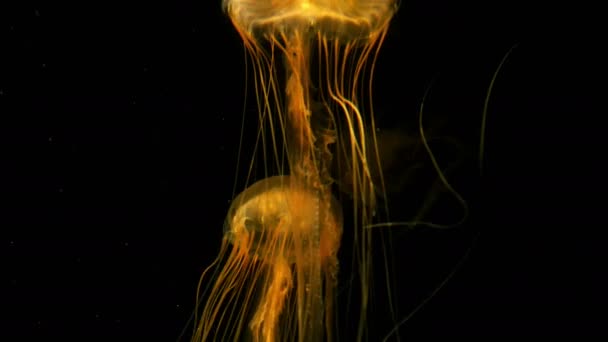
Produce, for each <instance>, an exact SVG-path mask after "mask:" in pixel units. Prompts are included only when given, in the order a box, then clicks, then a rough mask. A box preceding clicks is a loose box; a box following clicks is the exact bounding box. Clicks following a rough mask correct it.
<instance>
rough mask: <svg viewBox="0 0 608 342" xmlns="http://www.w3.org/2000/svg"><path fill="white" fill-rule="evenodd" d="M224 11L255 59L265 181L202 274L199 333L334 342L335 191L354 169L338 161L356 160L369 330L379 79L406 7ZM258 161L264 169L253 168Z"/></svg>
mask: <svg viewBox="0 0 608 342" xmlns="http://www.w3.org/2000/svg"><path fill="white" fill-rule="evenodd" d="M223 9H224V11H225V13H226V14H227V15H228V16H229V17H230V19H231V21H232V24H233V25H234V27H235V28H236V30H237V32H238V33H239V35H240V37H241V39H242V41H243V44H244V46H245V48H246V50H247V52H248V57H249V59H250V62H251V64H252V65H253V74H254V81H253V82H254V89H255V93H256V103H257V112H258V123H259V130H258V132H259V134H258V136H257V139H256V141H255V144H254V145H255V147H256V151H255V152H254V154H253V157H252V158H251V161H250V164H249V165H250V166H249V170H250V171H249V174H248V175H247V180H248V183H249V180H251V179H253V178H256V180H257V181H255V182H254V183H253V184H252V185H251V186H249V187H247V188H246V189H245V190H244V191H243V192H241V193H240V194H239V195H238V196H236V197H235V198H234V200H233V201H232V204H231V207H230V208H229V210H228V214H227V217H226V221H225V225H224V237H223V243H222V247H221V251H220V256H219V257H218V259H217V260H216V262H215V263H214V265H212V266H210V268H208V269H207V271H205V273H204V274H203V276H202V277H201V282H200V283H199V287H202V284H203V283H206V284H207V285H208V286H206V287H205V288H206V290H205V291H200V292H204V297H205V298H204V299H200V300H199V299H197V303H198V302H199V301H200V303H201V308H197V317H196V321H197V323H196V326H195V331H194V334H193V341H207V340H240V339H250V340H253V341H287V340H289V341H292V340H293V341H295V340H297V341H322V340H332V339H333V335H334V332H333V331H332V329H333V327H334V324H335V323H334V316H335V313H334V308H333V306H334V303H335V295H336V286H337V274H338V269H339V265H338V257H337V252H338V250H339V247H340V242H341V237H342V233H343V216H342V206H341V205H340V203H339V201H338V199H337V198H336V196H335V194H334V191H335V184H336V179H338V178H340V177H342V176H343V174H340V172H336V171H335V170H336V167H335V165H336V161H337V160H345V159H346V160H348V161H349V163H348V173H347V175H348V176H347V177H348V178H349V181H347V182H342V183H341V184H348V188H349V193H350V194H352V195H353V196H352V197H351V200H352V207H353V213H354V214H353V217H354V220H353V222H352V223H351V224H350V226H352V227H349V229H352V231H353V236H354V244H355V245H356V246H357V248H356V251H355V252H354V255H356V259H357V264H358V265H359V268H360V271H359V273H360V275H361V279H360V282H361V289H362V290H361V293H360V307H361V309H360V315H359V318H358V319H359V322H360V324H358V325H359V326H360V327H362V326H364V324H362V323H363V322H364V321H365V319H366V317H365V315H366V311H367V310H366V308H367V303H368V301H369V294H368V289H369V274H370V267H371V236H370V231H369V230H366V229H364V227H365V226H366V225H368V224H369V223H370V222H371V220H372V217H373V216H374V215H375V214H376V207H377V200H376V199H377V196H378V194H381V193H382V187H383V185H382V179H381V178H380V179H377V177H372V173H373V170H375V169H378V168H379V163H380V161H379V160H378V158H376V157H373V156H377V153H371V151H370V149H373V148H374V146H375V145H374V144H373V143H372V144H369V141H372V142H373V141H374V139H375V138H374V134H375V133H374V132H375V129H374V125H375V124H374V121H373V103H372V89H371V84H372V79H373V69H374V64H375V63H376V57H377V55H378V51H379V49H380V47H381V45H382V42H383V40H384V37H385V35H386V32H387V29H388V25H389V22H390V20H391V18H392V17H393V15H394V13H395V11H396V9H397V5H396V2H395V0H224V1H223ZM252 143H253V142H252ZM260 151H261V152H260ZM336 155H337V156H339V157H340V158H335V156H336ZM259 163H261V164H263V165H264V172H263V173H262V177H259V175H258V174H254V172H253V170H254V169H255V165H257V164H259ZM337 169H340V167H338V168H337ZM211 269H214V270H215V273H214V274H213V276H211V277H206V275H207V273H208V272H210V270H211ZM207 278H210V280H207ZM201 296H203V294H201ZM363 334H364V329H363V328H359V331H358V336H359V337H362V336H363Z"/></svg>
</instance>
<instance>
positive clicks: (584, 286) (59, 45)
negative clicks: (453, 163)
mask: <svg viewBox="0 0 608 342" xmlns="http://www.w3.org/2000/svg"><path fill="white" fill-rule="evenodd" d="M593 13H594V12H593V10H592V9H591V8H585V7H584V6H583V5H582V4H579V5H577V6H576V8H558V7H556V5H555V4H551V5H550V6H549V5H547V6H544V4H536V5H534V6H531V5H530V4H519V3H517V2H512V1H495V2H491V1H486V2H483V4H479V3H473V2H466V1H465V2H462V1H458V2H454V1H435V0H433V1H405V2H403V4H402V6H401V8H400V11H399V12H398V14H397V15H396V17H395V20H394V21H393V24H392V26H391V30H390V31H389V35H388V37H387V40H386V42H385V45H384V47H383V49H382V52H381V55H380V59H379V61H378V66H377V73H376V83H375V84H376V86H375V89H374V90H375V94H376V98H375V102H376V103H377V107H376V108H377V112H378V115H379V119H378V120H379V122H380V125H381V126H382V125H383V124H384V126H385V127H390V126H392V125H394V124H395V123H399V124H404V123H406V124H407V123H409V122H410V121H411V120H412V118H414V119H415V115H416V111H417V109H418V106H419V105H420V101H421V99H422V95H423V93H424V91H425V90H426V88H427V86H428V85H429V83H430V82H431V80H432V79H436V81H435V83H434V84H433V87H432V88H431V94H430V95H429V98H428V99H427V104H426V105H425V106H426V107H428V113H429V117H433V115H437V116H439V117H445V118H447V120H448V123H449V125H448V128H453V131H451V132H450V134H453V135H456V136H459V138H460V139H461V140H464V141H466V142H468V143H469V144H470V145H469V146H473V144H474V143H475V141H476V139H478V137H479V132H478V127H479V120H480V117H481V109H482V106H483V100H484V96H485V91H486V90H487V87H488V84H489V81H490V79H491V77H492V74H493V72H494V71H495V69H496V67H497V66H498V63H499V62H500V60H501V58H502V57H503V56H504V54H505V53H506V52H507V51H508V50H509V49H510V48H511V47H512V46H513V45H515V44H518V45H517V47H516V48H515V50H514V51H513V53H512V54H511V56H510V58H509V59H508V61H507V62H506V64H505V66H504V68H503V69H502V71H501V73H500V75H499V77H498V79H497V82H496V86H495V88H494V93H493V95H492V98H491V102H490V112H489V119H488V133H487V134H488V135H487V141H486V142H487V159H486V173H485V174H484V177H482V178H475V177H469V178H465V179H466V181H463V182H461V183H455V186H460V187H461V188H464V189H463V193H464V194H465V196H468V199H471V202H470V203H471V213H472V214H471V220H470V221H469V223H468V224H467V225H466V226H465V227H464V228H462V229H461V230H455V231H432V230H420V231H415V232H409V233H408V232H404V231H401V232H398V231H396V232H397V233H396V235H397V236H396V237H395V240H394V244H395V245H397V246H398V250H400V252H397V255H398V258H402V259H399V263H398V265H399V267H400V269H399V270H398V272H397V273H398V278H399V279H400V280H401V281H402V284H405V285H403V287H401V288H399V289H398V290H397V292H398V293H399V301H398V304H399V305H400V317H403V316H405V315H407V313H408V312H410V311H411V310H412V309H413V308H414V307H415V306H416V305H417V304H419V303H421V302H422V301H423V300H424V299H425V298H427V297H428V296H429V294H430V293H431V292H432V291H433V290H434V289H435V288H436V287H437V284H438V283H440V282H441V281H442V280H443V279H445V277H446V276H447V274H448V273H449V271H450V270H452V269H453V268H454V265H455V264H456V263H457V262H458V261H459V260H462V258H463V256H464V255H467V256H466V260H465V262H464V264H463V266H462V267H460V268H459V269H458V271H457V272H456V273H455V275H454V276H453V277H451V278H450V280H449V281H448V282H447V283H446V285H445V286H444V287H443V288H442V289H441V290H440V291H439V292H437V294H436V295H435V296H434V297H433V298H432V299H431V300H430V301H429V302H427V303H426V304H425V305H424V306H423V307H422V308H421V309H420V310H419V311H418V312H417V313H416V314H415V315H414V316H413V317H412V318H411V319H410V320H409V321H407V322H406V323H405V324H403V325H402V326H401V327H400V334H401V337H402V338H407V339H409V340H414V341H418V340H427V339H430V338H434V337H459V336H463V337H475V336H485V337H501V336H511V337H513V336H517V337H533V336H545V337H549V336H552V337H555V336H568V335H570V336H587V337H590V336H598V335H606V332H605V329H602V326H603V325H605V324H606V319H607V318H608V317H606V314H605V312H603V310H602V309H603V308H605V307H606V304H608V300H607V296H606V293H605V292H606V290H605V288H606V285H607V284H608V282H607V281H606V279H604V277H605V267H606V266H605V259H606V256H607V255H606V254H607V253H606V251H605V249H604V248H605V243H604V241H605V240H603V238H602V234H601V231H602V229H603V228H602V227H603V226H604V225H605V223H603V222H602V221H601V220H600V219H599V218H601V217H602V215H601V213H602V211H603V210H605V208H606V205H605V204H606V197H605V193H604V191H603V190H604V188H603V183H604V181H603V176H604V173H603V172H602V171H601V170H602V167H601V166H602V163H603V159H605V151H604V145H605V134H604V132H603V131H604V127H605V126H603V125H602V123H601V117H602V115H604V114H605V113H606V108H605V104H600V103H599V102H596V103H594V99H597V98H599V96H597V95H600V94H601V93H602V91H601V85H602V84H601V83H602V82H597V81H596V79H600V80H601V76H600V75H601V72H602V69H603V63H600V62H601V61H602V58H600V56H599V54H598V52H599V50H600V47H601V46H600V45H601V42H602V40H596V39H595V37H594V35H595V34H597V32H598V31H597V29H596V28H594V27H593V26H596V24H597V23H599V22H600V21H598V20H596V19H595V18H594V15H593ZM244 66H245V64H244V55H243V50H242V47H241V42H240V40H239V37H238V35H237V34H236V32H235V30H234V29H233V28H232V26H231V24H230V22H229V20H228V19H227V18H226V17H225V15H224V14H223V13H222V11H221V6H220V3H219V1H159V2H136V1H132V2H129V3H128V4H126V3H118V4H115V3H111V2H105V1H104V2H102V1H98V2H95V1H93V2H78V3H70V4H67V3H58V2H48V1H45V2H43V1H40V2H31V1H21V2H17V4H10V3H6V2H2V5H0V180H1V181H0V196H1V199H2V203H1V206H0V217H1V218H0V237H1V239H0V265H2V269H1V276H0V279H1V283H0V284H1V285H0V286H1V287H0V288H1V289H2V290H1V294H0V308H1V312H2V316H1V317H0V334H1V335H0V340H2V341H20V340H34V339H35V338H36V339H40V338H47V339H62V340H80V341H88V340H104V341H110V340H111V341H116V340H130V341H143V340H148V341H173V340H176V339H177V338H178V336H179V335H180V332H181V330H182V329H183V328H184V326H185V325H186V324H187V322H188V318H189V317H190V314H191V311H192V309H193V306H194V294H195V287H196V283H197V281H198V277H199V275H200V273H201V272H202V270H203V269H204V268H205V266H206V265H208V264H209V263H210V262H211V261H212V260H213V258H214V256H215V255H216V254H217V251H218V249H219V244H220V240H221V227H222V223H223V220H224V215H225V213H226V211H227V209H228V207H229V205H230V199H231V198H232V197H233V191H234V190H233V186H234V179H235V177H236V160H237V151H238V140H239V136H240V125H241V118H242V113H243V103H244V96H243V94H244V86H245V83H246V80H245V76H244V75H245V68H244ZM248 104H249V105H248V107H247V108H246V110H245V114H249V115H255V112H254V111H253V105H254V103H253V102H252V101H250V102H248ZM253 128H255V127H253ZM444 130H445V128H444ZM448 132H449V129H448ZM470 162H474V161H471V160H470ZM471 165H474V164H471ZM466 170H468V171H470V172H472V173H474V172H475V169H474V167H469V168H468V169H466ZM240 172H243V171H242V170H241V171H240ZM471 179H475V180H471ZM239 190H240V189H238V188H237V192H238V191H239ZM421 198H422V197H421ZM397 229H399V228H397ZM467 251H468V254H467ZM345 279H346V280H347V279H349V276H348V274H343V275H342V276H341V280H345ZM378 291H382V289H378ZM378 296H379V297H382V295H378ZM380 311H381V310H380ZM346 317H348V316H346ZM346 320H348V319H346ZM350 324H352V322H351V323H350ZM391 325H394V323H390V322H389V323H387V319H386V318H385V317H384V316H382V315H381V314H376V315H373V316H372V318H371V320H370V326H371V327H372V328H370V330H371V331H372V332H373V334H371V335H370V336H369V339H370V340H372V341H373V340H380V339H381V337H382V336H383V335H384V334H386V332H387V329H390V326H391ZM374 327H377V328H374ZM342 330H343V331H342V332H341V334H343V335H342V336H343V339H346V340H348V334H349V329H346V328H343V329H342Z"/></svg>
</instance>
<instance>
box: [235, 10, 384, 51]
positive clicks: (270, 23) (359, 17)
mask: <svg viewBox="0 0 608 342" xmlns="http://www.w3.org/2000/svg"><path fill="white" fill-rule="evenodd" d="M223 7H224V9H225V11H226V12H227V13H228V14H229V15H230V17H231V18H232V20H233V22H234V24H235V26H237V27H238V28H239V29H240V30H242V31H244V32H248V33H249V34H251V35H254V36H256V35H276V34H285V33H290V32H314V33H321V34H322V35H323V36H324V37H326V38H329V39H340V40H344V41H354V40H358V39H365V38H367V37H370V36H372V35H374V34H375V33H377V32H378V31H380V30H381V28H382V27H383V26H384V25H385V24H386V23H387V22H388V21H389V20H390V18H391V17H392V15H393V13H394V12H395V11H396V1H395V0H224V1H223Z"/></svg>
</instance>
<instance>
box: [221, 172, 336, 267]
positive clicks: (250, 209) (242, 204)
mask: <svg viewBox="0 0 608 342" xmlns="http://www.w3.org/2000/svg"><path fill="white" fill-rule="evenodd" d="M320 201H321V194H319V192H318V191H317V190H315V189H313V188H311V187H309V186H307V185H306V184H304V183H303V182H301V181H299V180H298V179H296V178H294V177H290V176H273V177H268V178H265V179H263V180H260V181H258V182H256V183H254V184H253V185H251V186H250V187H248V188H247V189H246V190H245V191H243V192H242V193H240V194H239V195H238V196H237V197H236V198H235V199H234V201H233V202H232V205H231V207H230V209H229V210H228V215H227V217H226V221H225V224H224V234H225V238H226V239H228V240H229V241H230V242H231V243H232V244H233V245H234V248H241V249H245V250H246V251H247V252H248V253H250V255H251V256H252V257H256V258H259V259H260V260H261V261H262V262H268V263H272V262H273V261H274V260H275V259H277V258H281V259H284V260H285V261H286V262H287V263H289V264H293V263H295V262H296V260H297V259H298V258H299V257H300V255H301V253H298V251H302V250H303V249H304V248H305V247H306V245H308V244H311V243H315V241H313V240H312V239H314V237H313V235H314V234H313V233H314V232H315V231H317V230H318V231H319V234H320V235H321V236H318V237H317V239H316V240H318V243H319V244H320V246H319V252H320V254H319V258H320V259H321V260H325V259H327V258H328V257H330V256H335V255H336V253H337V249H338V246H339V239H340V236H341V233H342V211H341V208H340V204H339V203H338V201H337V200H336V199H335V197H333V196H332V198H331V200H330V206H329V207H328V208H327V209H326V210H324V208H325V206H321V205H319V202H320ZM303 261H305V260H303Z"/></svg>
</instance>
